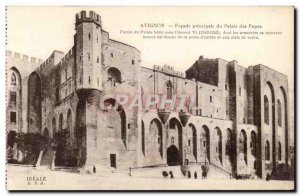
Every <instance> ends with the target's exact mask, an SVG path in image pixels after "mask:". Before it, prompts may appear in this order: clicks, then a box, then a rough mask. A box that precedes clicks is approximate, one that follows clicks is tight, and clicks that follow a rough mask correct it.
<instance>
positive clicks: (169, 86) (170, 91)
mask: <svg viewBox="0 0 300 196" xmlns="http://www.w3.org/2000/svg"><path fill="white" fill-rule="evenodd" d="M172 95H173V84H172V82H171V81H170V80H169V81H167V98H168V99H172Z"/></svg>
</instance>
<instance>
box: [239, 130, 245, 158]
mask: <svg viewBox="0 0 300 196" xmlns="http://www.w3.org/2000/svg"><path fill="white" fill-rule="evenodd" d="M239 150H240V153H241V156H242V158H243V160H244V161H245V162H246V164H247V134H246V132H245V130H244V129H242V131H241V133H240V139H239Z"/></svg>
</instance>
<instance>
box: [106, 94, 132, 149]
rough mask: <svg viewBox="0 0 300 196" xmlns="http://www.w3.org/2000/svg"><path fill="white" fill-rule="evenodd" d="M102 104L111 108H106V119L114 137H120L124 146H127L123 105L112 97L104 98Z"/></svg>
mask: <svg viewBox="0 0 300 196" xmlns="http://www.w3.org/2000/svg"><path fill="white" fill-rule="evenodd" d="M104 105H105V106H106V107H108V108H111V109H109V110H108V113H107V120H108V122H109V123H110V126H111V127H112V128H113V129H114V131H115V134H116V137H117V138H119V137H120V139H121V140H122V142H123V144H124V146H125V148H127V127H126V125H127V123H126V113H125V110H124V108H123V106H122V105H121V104H120V103H118V102H117V101H116V100H115V99H113V98H109V99H106V100H105V101H104ZM128 128H130V124H128Z"/></svg>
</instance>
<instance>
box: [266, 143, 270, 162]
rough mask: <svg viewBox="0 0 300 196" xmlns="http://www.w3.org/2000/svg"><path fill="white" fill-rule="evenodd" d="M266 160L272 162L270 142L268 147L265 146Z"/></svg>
mask: <svg viewBox="0 0 300 196" xmlns="http://www.w3.org/2000/svg"><path fill="white" fill-rule="evenodd" d="M265 159H266V161H270V143H269V141H267V142H266V145H265Z"/></svg>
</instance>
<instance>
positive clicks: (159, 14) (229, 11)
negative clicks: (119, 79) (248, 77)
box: [6, 7, 294, 127]
mask: <svg viewBox="0 0 300 196" xmlns="http://www.w3.org/2000/svg"><path fill="white" fill-rule="evenodd" d="M81 10H86V11H90V10H93V11H95V12H96V13H98V14H99V15H101V19H102V28H103V29H104V30H105V31H107V32H109V36H110V38H111V39H114V40H118V41H120V42H124V43H127V44H129V45H132V46H134V47H136V48H137V49H138V50H139V51H141V60H142V62H141V65H142V66H144V67H149V68H152V67H153V65H161V66H163V65H164V64H167V65H171V66H174V68H175V69H176V70H178V71H181V72H184V71H185V70H186V69H188V68H189V67H190V66H191V65H192V64H193V63H194V62H195V61H196V60H197V59H198V58H199V56H200V55H203V56H204V57H205V58H221V59H225V60H228V61H232V60H237V61H238V62H239V64H240V65H242V66H244V67H248V66H251V65H256V64H263V65H266V66H268V67H270V68H273V69H275V70H277V71H279V72H281V73H283V74H285V75H287V76H288V80H289V98H290V105H289V108H290V112H292V113H293V110H294V104H293V100H294V99H293V96H294V93H293V89H294V83H293V82H294V38H293V35H294V29H293V24H294V21H293V10H292V9H291V8H289V7H285V8H279V7H277V8H275V7H268V8H262V7H252V8H251V7H247V8H240V7H233V8H229V7H148V8H147V7H8V12H7V20H8V29H7V36H8V38H7V39H8V42H7V48H6V49H7V50H11V51H15V52H19V53H21V54H27V55H29V56H33V57H38V58H42V59H44V60H45V59H46V58H47V57H49V55H50V54H51V53H52V52H53V50H59V51H62V52H65V53H66V52H68V51H69V50H70V49H71V47H72V46H73V35H74V34H75V30H74V27H75V26H74V23H75V14H76V13H78V12H80V11H81ZM143 23H165V24H175V23H177V24H214V25H216V24H221V25H224V24H245V25H247V26H248V25H249V24H253V25H261V26H262V27H263V31H281V32H282V35H280V36H275V35H270V36H264V37H261V38H260V39H258V40H145V39H142V37H141V36H139V35H138V36H137V35H124V34H121V33H120V30H140V25H141V24H143ZM148 30H149V29H148ZM150 30H152V29H150ZM291 116H292V118H290V119H291V121H290V127H291V126H292V127H293V122H292V121H293V114H291Z"/></svg>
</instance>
